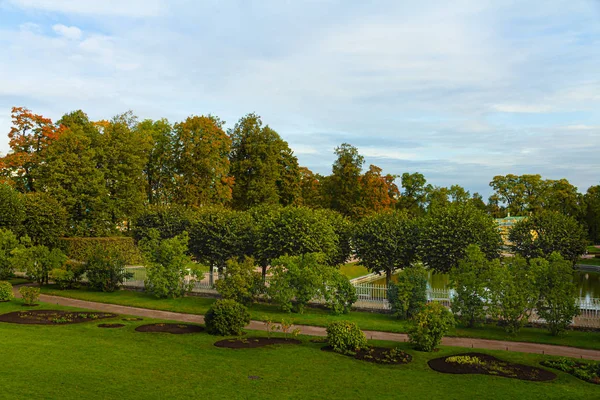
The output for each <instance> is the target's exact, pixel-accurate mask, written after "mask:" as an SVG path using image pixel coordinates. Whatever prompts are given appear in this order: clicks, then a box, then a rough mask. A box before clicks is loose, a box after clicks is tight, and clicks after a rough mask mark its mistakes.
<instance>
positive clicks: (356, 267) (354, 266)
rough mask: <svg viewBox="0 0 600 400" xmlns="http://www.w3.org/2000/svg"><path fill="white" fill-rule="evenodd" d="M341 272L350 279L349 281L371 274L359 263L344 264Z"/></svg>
mask: <svg viewBox="0 0 600 400" xmlns="http://www.w3.org/2000/svg"><path fill="white" fill-rule="evenodd" d="M340 272H341V273H342V274H344V275H346V276H347V277H348V279H354V278H358V277H359V276H364V275H367V274H368V273H369V270H368V269H367V268H365V267H363V266H362V265H360V264H359V263H358V261H355V262H352V263H348V264H344V265H342V266H341V267H340Z"/></svg>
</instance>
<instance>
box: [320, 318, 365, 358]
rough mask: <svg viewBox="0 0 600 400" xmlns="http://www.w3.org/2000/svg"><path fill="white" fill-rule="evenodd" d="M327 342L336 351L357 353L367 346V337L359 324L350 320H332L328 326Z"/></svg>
mask: <svg viewBox="0 0 600 400" xmlns="http://www.w3.org/2000/svg"><path fill="white" fill-rule="evenodd" d="M327 342H328V343H329V345H330V346H331V348H332V349H333V350H334V351H337V352H338V353H342V354H351V355H353V354H356V352H357V351H359V350H361V349H365V348H366V347H367V337H366V336H365V334H364V332H363V331H361V330H360V328H359V327H358V325H356V324H355V323H354V322H350V321H337V322H332V323H330V324H329V325H328V326H327Z"/></svg>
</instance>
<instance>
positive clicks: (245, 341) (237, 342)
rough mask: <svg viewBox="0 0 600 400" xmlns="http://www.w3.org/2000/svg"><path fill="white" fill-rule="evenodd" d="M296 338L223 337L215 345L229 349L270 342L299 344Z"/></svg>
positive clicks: (263, 344)
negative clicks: (223, 338)
mask: <svg viewBox="0 0 600 400" xmlns="http://www.w3.org/2000/svg"><path fill="white" fill-rule="evenodd" d="M300 343H302V342H301V341H300V340H298V339H286V338H268V337H249V338H240V339H225V340H219V341H218V342H216V343H215V346H217V347H226V348H229V349H254V348H257V347H264V346H270V345H272V344H300Z"/></svg>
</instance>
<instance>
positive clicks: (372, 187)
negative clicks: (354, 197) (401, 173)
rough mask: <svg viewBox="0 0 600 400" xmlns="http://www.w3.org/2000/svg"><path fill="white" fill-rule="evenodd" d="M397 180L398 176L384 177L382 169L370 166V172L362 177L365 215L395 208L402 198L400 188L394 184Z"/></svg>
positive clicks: (362, 205) (389, 175)
mask: <svg viewBox="0 0 600 400" xmlns="http://www.w3.org/2000/svg"><path fill="white" fill-rule="evenodd" d="M396 178H397V176H396V175H391V174H387V175H382V169H381V168H379V167H377V166H375V165H370V166H369V170H368V171H367V172H365V173H364V175H362V176H361V177H360V186H361V189H362V196H361V207H362V208H363V211H362V214H363V215H366V214H370V213H373V212H379V211H382V210H387V209H390V208H392V207H394V205H395V204H396V203H397V202H398V198H399V197H400V191H399V190H398V186H396V184H395V183H394V180H395V179H396Z"/></svg>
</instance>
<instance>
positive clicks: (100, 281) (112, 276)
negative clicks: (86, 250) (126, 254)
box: [86, 248, 133, 292]
mask: <svg viewBox="0 0 600 400" xmlns="http://www.w3.org/2000/svg"><path fill="white" fill-rule="evenodd" d="M86 274H87V279H88V282H89V285H90V287H91V288H93V289H96V290H101V291H103V292H114V291H115V290H116V289H117V287H118V286H119V285H120V284H122V283H123V282H124V281H125V279H128V278H131V277H133V274H132V273H131V272H127V271H126V270H125V260H124V259H123V258H121V254H120V253H118V252H108V253H106V252H105V251H104V250H102V248H96V251H95V252H94V253H93V254H92V255H91V256H90V257H89V258H88V260H87V263H86Z"/></svg>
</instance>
